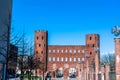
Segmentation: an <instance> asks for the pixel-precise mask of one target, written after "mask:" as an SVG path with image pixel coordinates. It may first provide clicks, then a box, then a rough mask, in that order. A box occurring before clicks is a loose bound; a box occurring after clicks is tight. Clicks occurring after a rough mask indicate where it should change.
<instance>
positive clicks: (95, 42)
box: [86, 34, 100, 80]
mask: <svg viewBox="0 0 120 80" xmlns="http://www.w3.org/2000/svg"><path fill="white" fill-rule="evenodd" d="M86 46H87V50H88V51H90V57H91V59H92V61H90V62H93V61H94V68H95V75H96V80H98V72H99V70H100V67H99V64H100V40H99V35H98V34H89V35H87V37H86ZM91 53H93V54H92V55H91ZM90 66H91V63H90Z"/></svg>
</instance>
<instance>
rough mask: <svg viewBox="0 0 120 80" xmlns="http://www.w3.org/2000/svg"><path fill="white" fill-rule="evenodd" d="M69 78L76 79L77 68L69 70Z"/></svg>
mask: <svg viewBox="0 0 120 80" xmlns="http://www.w3.org/2000/svg"><path fill="white" fill-rule="evenodd" d="M69 78H76V69H75V68H70V69H69Z"/></svg>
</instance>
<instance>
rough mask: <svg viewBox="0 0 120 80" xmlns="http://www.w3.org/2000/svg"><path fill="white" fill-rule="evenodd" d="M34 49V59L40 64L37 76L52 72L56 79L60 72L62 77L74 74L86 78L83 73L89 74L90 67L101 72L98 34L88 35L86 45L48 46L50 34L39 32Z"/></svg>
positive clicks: (35, 38)
mask: <svg viewBox="0 0 120 80" xmlns="http://www.w3.org/2000/svg"><path fill="white" fill-rule="evenodd" d="M34 47H35V49H34V58H35V59H36V60H39V62H40V63H38V64H39V68H38V69H37V74H42V73H43V71H44V72H51V73H52V76H53V77H56V76H57V73H58V72H57V71H58V70H60V73H61V74H63V75H62V76H63V77H64V78H67V77H69V76H71V75H72V74H73V73H74V75H75V76H76V77H81V76H84V74H83V73H81V72H85V74H87V73H89V68H90V67H94V69H95V71H96V73H98V71H99V62H100V51H99V50H96V49H99V48H100V40H99V35H98V34H88V35H86V44H85V45H48V32H47V31H44V30H43V31H39V30H37V31H35V37H34ZM96 54H98V55H97V57H96ZM96 58H97V59H96ZM95 59H96V60H95ZM95 67H96V68H95ZM82 74H83V75H82ZM87 76H89V75H87ZM84 78H85V77H84Z"/></svg>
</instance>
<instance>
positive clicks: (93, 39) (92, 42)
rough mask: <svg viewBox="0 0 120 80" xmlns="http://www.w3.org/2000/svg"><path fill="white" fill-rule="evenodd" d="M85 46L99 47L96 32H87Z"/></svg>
mask: <svg viewBox="0 0 120 80" xmlns="http://www.w3.org/2000/svg"><path fill="white" fill-rule="evenodd" d="M86 46H87V47H93V48H94V47H98V48H99V47H100V41H99V35H98V34H88V35H87V36H86Z"/></svg>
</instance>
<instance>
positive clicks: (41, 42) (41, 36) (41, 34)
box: [34, 30, 48, 74]
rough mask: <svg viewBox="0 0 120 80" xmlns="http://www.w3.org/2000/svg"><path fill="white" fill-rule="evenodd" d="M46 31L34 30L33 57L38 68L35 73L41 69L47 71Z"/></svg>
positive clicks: (40, 72)
mask: <svg viewBox="0 0 120 80" xmlns="http://www.w3.org/2000/svg"><path fill="white" fill-rule="evenodd" d="M47 42H48V32H47V31H44V30H42V31H39V30H37V31H35V36H34V59H35V60H36V62H37V65H38V66H39V67H38V70H37V74H42V71H43V70H44V72H46V71H47V56H48V54H47V48H48V43H47Z"/></svg>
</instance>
